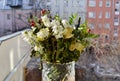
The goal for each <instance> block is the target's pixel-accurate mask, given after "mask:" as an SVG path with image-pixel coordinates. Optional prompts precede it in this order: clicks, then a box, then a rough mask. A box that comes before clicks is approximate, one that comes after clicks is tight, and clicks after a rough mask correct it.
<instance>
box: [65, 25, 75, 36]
mask: <svg viewBox="0 0 120 81" xmlns="http://www.w3.org/2000/svg"><path fill="white" fill-rule="evenodd" d="M73 30H74V29H73V28H71V27H66V28H65V29H64V32H63V35H64V38H71V37H73V36H74V35H73V34H72V31H73Z"/></svg>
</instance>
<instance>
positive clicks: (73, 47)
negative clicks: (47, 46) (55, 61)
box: [69, 43, 75, 51]
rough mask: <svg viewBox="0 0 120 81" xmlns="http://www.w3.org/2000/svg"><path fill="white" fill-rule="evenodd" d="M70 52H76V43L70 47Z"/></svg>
mask: <svg viewBox="0 0 120 81" xmlns="http://www.w3.org/2000/svg"><path fill="white" fill-rule="evenodd" d="M69 50H70V51H74V50H75V44H74V43H73V44H71V45H70V47H69Z"/></svg>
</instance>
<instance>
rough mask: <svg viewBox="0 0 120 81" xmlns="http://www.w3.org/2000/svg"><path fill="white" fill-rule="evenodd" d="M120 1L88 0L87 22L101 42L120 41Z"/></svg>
mask: <svg viewBox="0 0 120 81" xmlns="http://www.w3.org/2000/svg"><path fill="white" fill-rule="evenodd" d="M119 6H120V0H87V21H88V23H89V26H90V27H91V29H92V32H94V33H97V34H99V36H100V37H99V39H98V41H100V42H103V43H105V42H116V41H119V40H120V33H119V31H120V28H119V27H120V21H119V18H120V14H119V13H120V7H119Z"/></svg>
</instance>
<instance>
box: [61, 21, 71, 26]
mask: <svg viewBox="0 0 120 81" xmlns="http://www.w3.org/2000/svg"><path fill="white" fill-rule="evenodd" d="M62 24H63V26H64V27H70V25H69V23H68V21H67V20H62Z"/></svg>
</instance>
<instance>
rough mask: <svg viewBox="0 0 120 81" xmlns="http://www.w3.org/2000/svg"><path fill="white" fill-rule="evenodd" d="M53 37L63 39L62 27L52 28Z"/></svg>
mask: <svg viewBox="0 0 120 81" xmlns="http://www.w3.org/2000/svg"><path fill="white" fill-rule="evenodd" d="M53 35H54V36H55V37H56V39H58V38H62V37H63V27H62V26H53Z"/></svg>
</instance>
